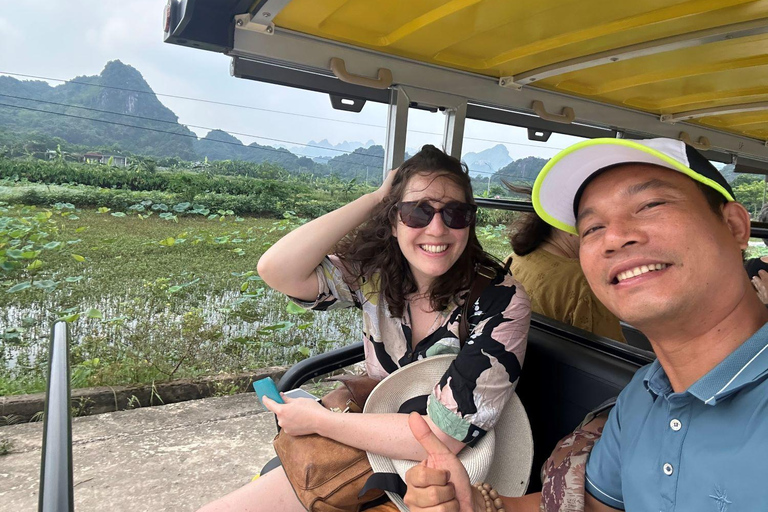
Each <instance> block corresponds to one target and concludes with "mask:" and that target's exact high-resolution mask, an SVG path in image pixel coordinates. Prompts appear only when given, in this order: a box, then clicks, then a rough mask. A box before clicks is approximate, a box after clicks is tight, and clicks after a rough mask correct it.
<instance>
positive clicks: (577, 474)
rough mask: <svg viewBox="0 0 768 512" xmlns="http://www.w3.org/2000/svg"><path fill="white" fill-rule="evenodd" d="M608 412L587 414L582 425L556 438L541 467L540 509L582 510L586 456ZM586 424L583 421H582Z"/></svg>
mask: <svg viewBox="0 0 768 512" xmlns="http://www.w3.org/2000/svg"><path fill="white" fill-rule="evenodd" d="M607 419H608V411H607V410H604V409H603V410H600V412H599V414H595V413H590V414H589V415H588V416H587V418H586V419H585V421H584V422H582V425H579V427H578V428H577V429H576V430H574V431H573V432H572V433H570V434H568V435H567V436H566V437H564V438H563V439H561V440H560V442H559V443H558V444H557V447H556V448H555V449H554V451H553V452H552V455H550V456H549V458H548V459H547V461H546V462H545V463H544V466H543V467H542V468H541V473H542V478H541V481H542V487H541V505H540V507H539V510H540V512H583V511H584V478H585V474H586V470H587V459H589V454H590V452H591V451H592V448H593V447H594V446H595V443H596V442H597V440H598V439H600V436H601V435H602V434H603V425H605V421H606V420H607ZM585 423H586V424H585Z"/></svg>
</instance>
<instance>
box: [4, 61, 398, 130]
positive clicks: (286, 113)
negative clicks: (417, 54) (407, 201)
mask: <svg viewBox="0 0 768 512" xmlns="http://www.w3.org/2000/svg"><path fill="white" fill-rule="evenodd" d="M0 74H2V75H10V76H21V77H24V78H35V79H39V80H50V81H52V82H63V83H68V84H78V85H90V86H91V87H103V88H105V89H114V90H117V91H126V92H136V93H139V94H151V95H154V96H162V97H164V98H174V99H178V100H187V101H198V102H200V103H209V104H211V105H222V106H225V107H236V108H246V109H250V110H258V111H261V112H270V113H274V114H285V115H289V116H299V117H305V118H309V119H320V120H322V121H334V122H337V123H347V124H354V125H358V126H369V127H372V128H386V127H385V126H381V125H377V124H368V123H359V122H356V121H346V120H343V119H334V118H332V117H322V116H313V115H310V114H299V113H297V112H286V111H283V110H273V109H268V108H262V107H254V106H253V105H243V104H238V103H228V102H225V101H216V100H208V99H204V98H192V97H189V96H179V95H176V94H165V93H160V92H154V91H151V90H150V91H142V90H141V89H128V88H125V87H116V86H113V85H103V84H92V83H89V82H80V81H78V80H64V79H63V78H51V77H46V76H39V75H25V74H23V73H10V72H8V71H0Z"/></svg>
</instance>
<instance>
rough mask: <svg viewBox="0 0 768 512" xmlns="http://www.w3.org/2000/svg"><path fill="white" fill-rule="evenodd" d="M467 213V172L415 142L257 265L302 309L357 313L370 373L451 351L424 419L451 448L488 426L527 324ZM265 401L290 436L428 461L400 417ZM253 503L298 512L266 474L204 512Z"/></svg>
mask: <svg viewBox="0 0 768 512" xmlns="http://www.w3.org/2000/svg"><path fill="white" fill-rule="evenodd" d="M476 211H477V206H476V205H475V204H474V200H473V194H472V187H471V184H470V178H469V176H468V174H467V170H466V167H464V166H463V165H462V164H461V162H459V161H458V160H457V159H455V158H452V157H450V156H448V155H446V154H445V153H443V152H442V151H440V150H439V149H437V148H435V147H434V146H424V147H423V148H422V150H421V151H419V152H418V153H417V154H416V155H415V156H413V157H412V158H410V159H409V160H407V161H406V162H404V163H403V165H401V166H400V167H399V169H397V170H395V171H392V172H390V173H389V175H388V176H387V178H386V180H385V181H384V183H383V184H382V186H381V187H380V188H379V189H378V190H377V191H375V192H373V193H370V194H367V195H365V196H363V197H360V198H359V199H357V200H355V201H353V202H351V203H349V204H347V205H345V206H343V207H341V208H339V209H338V210H335V211H333V212H330V213H328V214H326V215H324V216H322V217H320V218H318V219H315V220H313V221H311V222H309V223H307V224H305V225H303V226H301V227H299V228H297V229H296V230H294V231H293V232H291V233H289V234H288V235H286V236H285V237H284V238H282V239H281V240H279V241H278V242H277V243H275V244H274V245H273V246H272V247H271V248H270V249H269V250H267V252H265V253H264V255H263V256H262V257H261V259H260V260H259V264H258V271H259V275H260V276H261V277H262V279H264V281H265V282H266V283H267V284H269V285H270V286H271V287H273V288H275V289H276V290H279V291H281V292H283V293H285V294H286V295H288V296H289V297H291V298H292V300H294V301H295V302H297V303H298V304H300V305H301V306H304V307H307V308H312V309H315V310H328V309H334V308H340V307H357V308H359V309H361V310H362V313H363V333H362V338H363V340H364V345H365V363H366V370H367V372H368V375H369V376H370V377H372V378H374V379H376V380H381V379H383V378H385V377H386V376H387V375H389V374H390V373H392V372H394V371H395V370H397V369H398V368H400V367H402V366H404V365H407V364H408V363H411V362H413V361H416V360H418V359H421V358H424V357H429V356H432V355H437V354H445V353H456V354H458V355H457V358H456V360H455V362H454V363H453V364H452V365H451V367H450V368H449V370H448V372H447V373H446V374H445V375H444V376H443V378H442V379H441V380H440V381H439V382H435V387H434V390H433V392H432V394H431V396H430V397H429V400H428V404H427V408H426V416H425V419H426V421H427V423H428V424H429V426H430V428H431V429H432V430H433V431H434V432H435V434H436V435H437V436H438V437H439V438H440V439H441V440H442V441H443V442H444V443H445V444H446V445H447V446H448V447H449V448H450V449H451V450H452V451H453V452H454V453H458V452H459V450H461V449H462V448H463V447H464V446H465V445H466V444H472V443H474V442H475V441H477V440H478V439H480V438H481V437H482V436H483V435H484V434H485V433H486V432H487V431H488V430H489V429H491V428H493V426H494V424H495V422H496V419H497V418H498V417H499V413H500V411H501V409H502V408H503V407H504V404H505V403H506V401H507V399H508V398H509V396H510V395H511V394H512V392H513V390H514V386H515V384H516V383H517V379H518V376H519V374H520V369H521V365H522V362H523V356H524V354H525V344H526V337H527V333H528V325H529V321H530V303H529V300H528V297H527V295H526V294H525V292H524V291H523V289H522V287H520V286H519V285H518V283H517V282H516V281H515V280H514V278H513V277H512V276H511V275H510V274H509V273H508V272H507V271H506V270H505V269H503V268H502V267H501V265H500V264H499V263H498V260H496V259H494V258H493V257H492V256H490V255H488V254H487V253H486V252H485V251H483V249H482V247H481V245H480V243H479V241H478V239H477V236H476V235H475V216H476ZM478 266H482V267H483V268H485V269H486V272H489V273H490V274H491V275H490V277H492V280H491V282H490V284H489V285H488V286H487V287H486V288H485V289H484V290H483V292H482V294H481V295H480V298H479V299H478V300H477V301H476V303H475V304H474V307H470V309H469V311H470V314H469V318H468V325H469V328H470V331H469V332H470V335H469V337H468V338H467V340H466V343H465V344H464V345H463V347H461V348H460V341H459V325H460V320H461V319H460V315H461V312H462V306H463V302H464V300H465V298H466V297H467V295H468V290H469V289H470V286H471V284H472V282H473V279H474V277H475V272H476V269H477V268H478ZM264 402H265V405H266V407H267V408H268V409H269V410H271V411H272V412H274V413H275V414H276V416H277V419H278V422H279V424H280V426H281V427H282V428H283V429H284V431H285V432H286V433H288V434H291V435H295V436H300V435H308V434H319V435H321V436H325V437H329V438H332V439H335V440H336V441H339V442H341V443H345V444H348V445H351V446H354V447H356V448H359V449H361V450H366V451H370V452H375V453H379V454H382V455H385V456H387V457H390V458H394V459H409V460H423V459H424V458H425V455H426V454H425V452H424V450H423V448H422V447H421V445H420V444H419V443H418V442H417V441H416V440H415V439H414V438H413V436H412V435H411V432H410V430H409V428H408V416H407V414H381V415H368V414H339V413H334V412H331V411H329V410H328V409H325V408H324V407H322V406H321V405H320V404H318V403H317V402H314V401H312V400H302V399H296V400H291V399H286V403H285V404H277V403H275V402H274V401H271V400H269V399H265V401H264ZM253 504H259V506H258V507H257V508H253V510H280V511H281V512H286V511H289V510H296V511H301V510H304V508H303V507H302V506H301V504H300V502H299V501H298V499H297V498H296V496H295V494H294V492H293V491H292V489H291V487H290V484H289V482H288V479H287V478H286V476H285V472H284V471H282V469H279V470H277V469H276V470H273V471H270V472H269V473H267V474H265V475H263V476H261V477H260V478H259V479H257V480H256V481H255V482H252V483H251V484H249V485H248V486H246V487H244V488H242V489H240V490H238V491H235V492H234V493H232V494H230V495H228V496H226V497H225V498H223V499H222V500H220V501H218V502H216V503H213V504H211V505H209V507H210V508H206V511H212V510H244V509H248V510H250V508H248V507H250V506H252V505H253Z"/></svg>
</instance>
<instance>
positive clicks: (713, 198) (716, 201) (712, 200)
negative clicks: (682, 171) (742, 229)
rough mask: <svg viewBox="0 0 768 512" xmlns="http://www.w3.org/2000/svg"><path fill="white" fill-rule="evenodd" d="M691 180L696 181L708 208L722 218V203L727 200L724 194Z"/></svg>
mask: <svg viewBox="0 0 768 512" xmlns="http://www.w3.org/2000/svg"><path fill="white" fill-rule="evenodd" d="M691 179H693V178H691ZM693 182H694V183H696V186H697V187H699V190H701V193H702V194H704V199H706V200H707V204H708V205H709V209H710V210H712V211H713V212H714V213H715V215H717V216H718V217H720V218H721V219H722V218H724V217H723V205H724V204H725V203H727V202H728V200H727V199H726V198H725V196H724V195H723V194H721V193H720V192H718V191H717V190H715V189H713V188H712V187H708V186H707V185H705V184H703V183H701V182H700V181H696V180H693Z"/></svg>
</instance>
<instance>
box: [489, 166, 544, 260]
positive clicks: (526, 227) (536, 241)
mask: <svg viewBox="0 0 768 512" xmlns="http://www.w3.org/2000/svg"><path fill="white" fill-rule="evenodd" d="M501 181H502V183H504V186H505V187H507V188H508V189H509V190H510V192H513V193H515V194H522V195H525V196H528V197H530V196H531V187H523V186H518V185H513V184H512V183H508V182H507V181H504V180H501ZM553 229H554V228H553V227H552V226H550V225H549V224H547V223H546V222H544V220H542V218H541V217H539V216H538V215H537V214H536V213H535V212H534V213H521V214H520V215H519V216H518V217H517V219H515V221H514V222H512V225H510V230H509V231H510V235H509V242H510V244H512V250H513V251H514V252H515V254H517V255H518V256H525V255H526V254H530V253H532V252H533V251H535V250H536V249H538V248H539V246H540V245H541V242H543V241H544V240H546V239H548V238H549V237H550V236H551V235H552V230H553Z"/></svg>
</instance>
